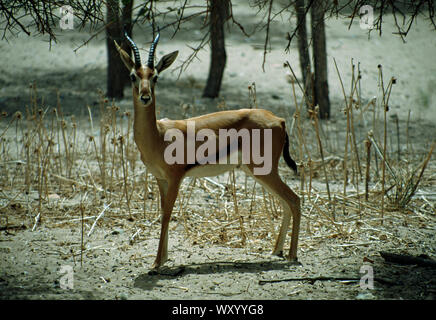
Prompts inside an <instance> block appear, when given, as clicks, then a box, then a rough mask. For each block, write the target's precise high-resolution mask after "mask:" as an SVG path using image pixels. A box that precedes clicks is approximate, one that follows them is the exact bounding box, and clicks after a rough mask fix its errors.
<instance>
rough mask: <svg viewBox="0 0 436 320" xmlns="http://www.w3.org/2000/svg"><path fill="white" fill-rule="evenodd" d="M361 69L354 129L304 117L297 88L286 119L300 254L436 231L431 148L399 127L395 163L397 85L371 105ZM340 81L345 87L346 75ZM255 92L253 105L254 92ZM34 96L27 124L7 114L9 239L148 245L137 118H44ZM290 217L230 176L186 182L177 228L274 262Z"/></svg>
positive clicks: (0, 198) (153, 209) (116, 113)
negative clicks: (57, 231) (101, 232)
mask: <svg viewBox="0 0 436 320" xmlns="http://www.w3.org/2000/svg"><path fill="white" fill-rule="evenodd" d="M354 68H355V67H354V65H353V66H352V71H353V73H352V74H353V76H352V83H351V85H350V88H349V89H350V94H349V95H347V94H346V89H345V86H344V85H342V87H343V93H344V110H343V111H344V115H345V116H346V130H343V126H342V124H341V122H340V121H338V122H336V123H333V122H330V121H326V122H323V121H319V120H318V119H317V114H316V112H314V113H313V114H312V116H311V117H310V118H307V117H306V116H305V112H303V111H302V110H303V108H304V106H305V101H304V99H303V98H301V99H300V101H298V100H299V98H298V97H297V94H296V93H295V85H294V83H293V84H292V89H293V97H292V99H293V101H294V102H295V104H296V106H297V107H296V112H295V113H294V114H293V115H292V116H289V118H288V119H287V120H288V121H289V122H291V125H290V126H288V128H290V136H291V137H292V138H293V141H294V143H293V145H292V148H293V150H291V153H292V154H294V155H296V157H297V160H298V161H297V162H298V165H299V168H300V177H299V179H300V183H299V185H298V187H295V188H294V189H295V191H296V192H297V193H298V194H299V195H300V196H301V197H302V199H303V202H302V203H303V225H302V234H303V236H304V237H305V241H301V242H300V243H301V245H300V247H301V248H302V250H307V249H308V248H311V247H316V245H317V243H318V242H319V241H321V240H322V239H325V238H339V239H342V241H343V244H342V245H364V244H365V243H370V242H371V241H378V240H380V239H387V238H389V237H392V236H393V235H392V233H390V232H389V227H385V226H382V225H381V224H382V223H383V222H386V221H387V222H388V226H389V225H391V224H390V223H405V221H407V223H409V224H412V225H414V226H415V227H416V228H419V225H420V224H422V223H424V224H426V225H428V226H434V225H435V222H436V221H435V207H434V200H435V199H436V194H435V193H427V194H426V193H424V192H423V191H420V190H419V187H420V186H432V185H434V183H435V178H436V175H435V173H436V167H435V165H434V163H432V162H431V161H430V159H431V155H432V151H433V149H434V147H435V142H433V141H430V144H431V147H430V148H428V147H427V149H426V151H425V153H422V152H421V153H420V152H418V151H417V149H418V148H417V147H416V146H415V149H414V150H413V152H412V150H411V148H410V147H409V145H413V142H410V141H409V136H408V134H409V126H408V125H407V128H399V126H398V122H396V123H395V124H396V129H397V134H396V135H395V134H392V135H393V136H397V137H399V135H400V134H399V132H400V130H401V133H404V134H406V135H407V139H404V140H405V141H407V148H406V150H402V151H401V157H400V156H398V155H399V154H400V150H399V146H400V144H399V142H398V141H395V139H394V140H392V139H391V140H389V139H388V137H389V135H390V132H391V131H390V130H389V128H388V125H390V123H388V119H389V118H388V117H387V116H386V113H387V112H388V101H389V95H390V93H391V89H392V87H393V86H394V84H395V80H394V79H393V78H392V79H391V80H390V81H389V85H388V88H387V89H385V88H384V87H383V85H382V80H383V77H382V74H381V75H380V80H379V81H380V86H379V87H380V88H382V89H381V91H382V92H381V94H380V97H379V99H378V100H377V101H370V102H369V103H363V102H362V101H364V99H363V98H362V97H361V96H360V93H359V90H358V88H359V83H360V81H361V78H360V70H358V72H357V75H355V70H354ZM380 71H381V68H380ZM380 73H381V72H380ZM337 74H338V77H339V79H340V71H339V70H338V69H337ZM341 83H342V80H341ZM249 90H250V92H249V96H250V97H251V98H252V99H253V102H252V105H253V106H256V105H257V100H256V91H255V85H254V84H253V86H250V88H249ZM302 96H303V97H304V95H302ZM37 97H38V92H37V88H36V86H35V85H33V86H32V87H31V88H30V103H29V105H28V106H27V107H26V114H25V115H23V114H21V113H19V112H17V113H15V114H14V115H12V116H6V115H3V119H2V123H1V127H0V128H1V129H0V139H1V140H0V153H1V162H0V171H1V175H0V183H1V191H0V211H1V216H0V226H1V227H2V229H3V230H6V232H8V230H12V229H14V228H16V227H17V226H21V225H24V226H25V227H26V228H32V229H33V230H34V229H36V228H38V226H40V225H41V224H45V225H46V226H53V227H59V226H67V225H69V226H71V227H73V228H78V229H79V228H81V230H82V231H81V248H82V249H81V253H82V252H83V250H84V248H85V244H86V238H87V237H89V236H90V234H91V233H92V231H93V230H94V228H99V227H101V226H105V227H108V228H115V227H118V226H123V227H125V228H127V229H128V232H130V233H131V237H130V239H131V242H133V241H137V240H138V239H140V240H144V239H145V238H144V237H145V235H144V233H143V230H147V229H150V228H156V229H157V228H158V227H157V224H158V222H159V217H160V216H159V211H160V209H159V206H160V199H159V192H158V187H157V185H156V183H155V180H154V178H153V177H152V176H151V174H148V173H147V169H146V168H145V167H144V166H143V165H142V163H141V162H140V159H139V154H138V152H137V149H136V146H135V144H134V141H133V133H132V129H133V115H132V114H131V113H130V112H128V111H123V110H120V108H119V107H118V106H117V105H116V104H114V103H111V102H109V101H108V100H105V98H104V97H103V96H101V99H100V104H99V107H98V108H99V110H98V111H99V114H100V115H101V117H98V118H96V119H97V120H96V119H94V116H93V115H94V114H95V113H97V112H96V110H94V109H93V108H90V107H88V109H89V117H88V119H75V118H74V117H73V116H70V117H65V116H64V115H63V112H62V108H61V105H60V103H58V105H57V106H56V108H44V105H43V104H39V103H38V102H37V101H38V99H37ZM368 119H370V120H368ZM408 123H409V120H408ZM397 140H398V138H397ZM389 141H393V142H392V143H391V145H390V144H389ZM397 142H398V143H397ZM421 145H424V144H421ZM344 146H345V149H343V148H344ZM427 146H428V144H427ZM280 171H281V173H282V175H283V176H284V177H285V179H286V180H288V181H287V182H288V184H289V185H294V186H295V185H296V183H295V181H294V182H291V181H290V178H293V177H292V176H291V173H290V170H288V169H287V168H286V167H285V166H283V167H281V168H280ZM432 192H435V191H434V188H433V189H432ZM281 211H282V208H281V206H280V203H279V201H277V200H276V199H275V198H274V197H272V196H270V195H269V194H268V193H267V192H266V191H265V190H264V189H263V188H262V187H261V186H259V185H257V184H256V183H254V182H253V181H251V180H247V178H246V177H245V175H244V174H243V173H240V172H230V173H229V174H228V175H224V176H221V177H218V178H204V179H192V180H191V181H186V182H185V183H184V184H183V185H182V187H181V189H180V194H179V197H178V200H177V202H176V204H175V207H174V213H173V222H172V224H171V225H170V228H171V229H177V228H178V227H179V226H181V227H183V230H184V232H185V235H186V236H187V237H189V238H190V239H192V242H193V243H197V244H200V245H203V244H204V245H205V246H207V245H209V244H211V243H212V244H218V245H223V246H229V247H244V248H247V250H254V251H269V250H270V249H271V247H272V243H273V242H274V240H275V237H276V235H277V228H278V225H279V221H280V220H281ZM362 234H365V235H366V236H362ZM340 245H341V244H340ZM340 245H339V246H340ZM76 254H77V252H74V253H73V256H74V255H76Z"/></svg>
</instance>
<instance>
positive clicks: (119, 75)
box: [106, 0, 133, 98]
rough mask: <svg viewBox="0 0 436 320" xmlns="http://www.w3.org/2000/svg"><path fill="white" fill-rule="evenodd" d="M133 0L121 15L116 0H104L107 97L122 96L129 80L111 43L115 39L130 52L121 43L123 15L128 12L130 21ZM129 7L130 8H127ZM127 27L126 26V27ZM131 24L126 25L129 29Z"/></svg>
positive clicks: (127, 72) (128, 50)
mask: <svg viewBox="0 0 436 320" xmlns="http://www.w3.org/2000/svg"><path fill="white" fill-rule="evenodd" d="M132 2H133V1H129V2H127V3H126V5H125V6H124V7H123V16H120V5H119V1H118V0H107V1H106V8H107V13H106V23H107V24H108V25H107V27H106V46H107V53H108V69H107V96H108V97H109V98H122V97H123V96H124V94H123V91H124V86H125V85H126V83H128V81H129V71H128V70H127V69H126V67H125V66H124V64H123V62H122V61H121V59H120V55H119V54H118V52H117V50H116V48H115V45H114V43H113V41H114V40H116V41H117V42H118V43H121V44H122V45H123V48H124V49H126V51H127V52H130V49H129V47H128V46H127V45H126V44H123V42H124V40H123V39H124V37H123V21H122V20H123V18H124V15H126V16H128V14H130V22H131V12H132V10H131V6H132ZM129 7H130V10H129ZM126 29H127V28H126ZM129 29H131V26H128V29H127V30H128V31H130V30H129Z"/></svg>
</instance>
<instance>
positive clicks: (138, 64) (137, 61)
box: [124, 32, 141, 69]
mask: <svg viewBox="0 0 436 320" xmlns="http://www.w3.org/2000/svg"><path fill="white" fill-rule="evenodd" d="M124 36H125V37H126V39H127V41H129V43H130V47H131V48H132V50H133V54H134V56H135V68H136V69H138V68H140V67H141V56H140V55H139V50H138V47H137V46H136V44H135V43H134V42H133V40H132V39H130V37H129V35H128V34H127V32H124Z"/></svg>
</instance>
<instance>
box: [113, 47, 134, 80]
mask: <svg viewBox="0 0 436 320" xmlns="http://www.w3.org/2000/svg"><path fill="white" fill-rule="evenodd" d="M114 44H115V48H117V51H118V53H119V54H120V57H121V60H123V62H124V64H125V66H126V67H127V69H129V72H130V71H132V69H133V68H134V66H135V63H134V62H133V60H132V58H131V57H130V55H129V54H128V53H127V52H126V51H124V50H123V49H122V48H121V47H120V46H119V45H118V43H117V42H116V41H115V40H114Z"/></svg>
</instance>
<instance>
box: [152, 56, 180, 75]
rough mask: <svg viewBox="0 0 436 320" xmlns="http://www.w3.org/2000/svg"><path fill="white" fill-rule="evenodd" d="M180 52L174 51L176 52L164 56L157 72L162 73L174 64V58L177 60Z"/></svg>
mask: <svg viewBox="0 0 436 320" xmlns="http://www.w3.org/2000/svg"><path fill="white" fill-rule="evenodd" d="M178 54H179V51H174V52H171V53H168V54H167V55H165V56H163V57H162V59H160V61H159V63H158V64H157V66H156V70H157V72H158V73H161V72H162V71H164V70H165V69H167V68H168V67H169V66H170V65H172V64H173V62H174V60H176V58H177V55H178Z"/></svg>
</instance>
